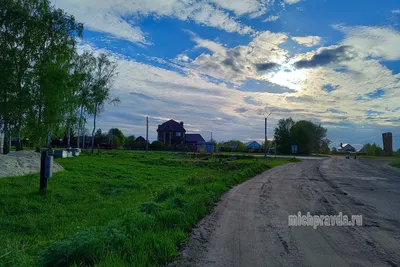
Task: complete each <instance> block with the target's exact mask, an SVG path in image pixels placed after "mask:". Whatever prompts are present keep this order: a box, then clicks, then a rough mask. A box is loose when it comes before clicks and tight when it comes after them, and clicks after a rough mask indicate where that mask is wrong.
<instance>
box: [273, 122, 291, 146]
mask: <svg viewBox="0 0 400 267" xmlns="http://www.w3.org/2000/svg"><path fill="white" fill-rule="evenodd" d="M294 124H295V122H294V120H293V119H292V118H287V119H280V120H279V121H278V125H277V127H276V128H275V134H274V138H275V140H276V142H277V150H278V151H279V153H281V154H289V153H291V146H292V145H294V144H293V143H292V140H291V136H290V132H291V129H292V127H293V126H294Z"/></svg>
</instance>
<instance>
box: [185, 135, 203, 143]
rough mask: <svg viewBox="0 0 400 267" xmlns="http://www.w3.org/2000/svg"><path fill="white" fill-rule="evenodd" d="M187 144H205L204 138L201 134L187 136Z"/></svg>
mask: <svg viewBox="0 0 400 267" xmlns="http://www.w3.org/2000/svg"><path fill="white" fill-rule="evenodd" d="M185 141H186V142H204V138H203V137H202V136H201V135H200V134H185Z"/></svg>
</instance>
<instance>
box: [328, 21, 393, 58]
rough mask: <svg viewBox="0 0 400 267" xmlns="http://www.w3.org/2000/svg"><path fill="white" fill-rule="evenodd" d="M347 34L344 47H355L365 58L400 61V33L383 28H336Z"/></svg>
mask: <svg viewBox="0 0 400 267" xmlns="http://www.w3.org/2000/svg"><path fill="white" fill-rule="evenodd" d="M335 28H336V29H338V30H340V31H342V32H343V33H345V35H346V38H345V39H344V41H343V42H342V44H343V45H348V46H352V47H354V49H356V50H357V52H358V53H359V54H360V55H361V56H363V57H368V56H370V57H377V58H382V59H386V60H400V49H399V44H400V32H399V31H396V30H394V29H390V28H381V27H366V26H359V27H345V26H335Z"/></svg>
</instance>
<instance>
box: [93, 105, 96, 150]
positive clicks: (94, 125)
mask: <svg viewBox="0 0 400 267" xmlns="http://www.w3.org/2000/svg"><path fill="white" fill-rule="evenodd" d="M96 116H97V103H96V104H95V107H94V117H93V130H92V154H93V150H94V132H95V131H96Z"/></svg>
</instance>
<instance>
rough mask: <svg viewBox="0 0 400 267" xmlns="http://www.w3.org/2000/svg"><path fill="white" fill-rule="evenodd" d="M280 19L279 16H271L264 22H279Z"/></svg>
mask: <svg viewBox="0 0 400 267" xmlns="http://www.w3.org/2000/svg"><path fill="white" fill-rule="evenodd" d="M278 19H279V16H269V17H268V18H266V19H265V20H263V22H271V21H277V20H278Z"/></svg>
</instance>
